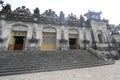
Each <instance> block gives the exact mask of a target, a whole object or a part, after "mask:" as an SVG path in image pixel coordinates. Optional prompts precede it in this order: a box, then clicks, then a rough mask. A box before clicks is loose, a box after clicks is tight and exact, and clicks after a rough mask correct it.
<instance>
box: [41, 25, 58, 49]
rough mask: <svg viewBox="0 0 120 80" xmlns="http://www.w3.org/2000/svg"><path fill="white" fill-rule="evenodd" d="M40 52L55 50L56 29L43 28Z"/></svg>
mask: <svg viewBox="0 0 120 80" xmlns="http://www.w3.org/2000/svg"><path fill="white" fill-rule="evenodd" d="M41 50H43V51H47V50H56V29H55V28H51V27H46V28H43V32H42V46H41Z"/></svg>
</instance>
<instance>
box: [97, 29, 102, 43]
mask: <svg viewBox="0 0 120 80" xmlns="http://www.w3.org/2000/svg"><path fill="white" fill-rule="evenodd" d="M97 34H98V40H99V43H103V34H102V31H100V30H98V31H97Z"/></svg>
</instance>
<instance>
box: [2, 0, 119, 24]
mask: <svg viewBox="0 0 120 80" xmlns="http://www.w3.org/2000/svg"><path fill="white" fill-rule="evenodd" d="M3 1H4V4H7V3H9V4H11V8H12V10H15V9H16V8H17V7H21V6H26V7H27V8H29V9H30V11H31V12H32V13H33V10H34V9H35V8H36V7H38V8H39V9H40V14H42V13H43V12H44V11H45V10H48V9H52V10H53V11H55V12H56V13H57V14H58V15H59V13H60V11H63V12H64V13H65V16H67V15H68V14H70V13H73V14H74V15H76V16H77V17H78V18H79V16H80V15H84V14H85V13H87V12H88V10H91V11H95V12H99V11H101V12H102V14H101V18H105V19H108V20H109V23H110V24H115V25H118V24H120V20H119V19H120V8H119V5H120V3H119V2H120V1H119V0H3ZM0 8H1V7H0Z"/></svg>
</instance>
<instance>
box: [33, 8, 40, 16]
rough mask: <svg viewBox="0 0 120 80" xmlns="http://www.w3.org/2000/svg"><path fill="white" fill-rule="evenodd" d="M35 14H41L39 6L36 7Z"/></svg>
mask: <svg viewBox="0 0 120 80" xmlns="http://www.w3.org/2000/svg"><path fill="white" fill-rule="evenodd" d="M33 15H40V10H39V8H38V7H37V8H35V10H34V14H33Z"/></svg>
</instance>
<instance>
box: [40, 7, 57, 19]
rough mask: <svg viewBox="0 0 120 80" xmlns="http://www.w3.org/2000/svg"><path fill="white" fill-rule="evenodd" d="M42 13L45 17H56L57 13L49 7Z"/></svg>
mask: <svg viewBox="0 0 120 80" xmlns="http://www.w3.org/2000/svg"><path fill="white" fill-rule="evenodd" d="M42 15H43V16H44V17H46V18H55V19H57V18H58V16H57V14H56V13H55V12H54V11H52V10H51V9H49V10H46V11H45V12H44V13H43V14H42Z"/></svg>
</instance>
